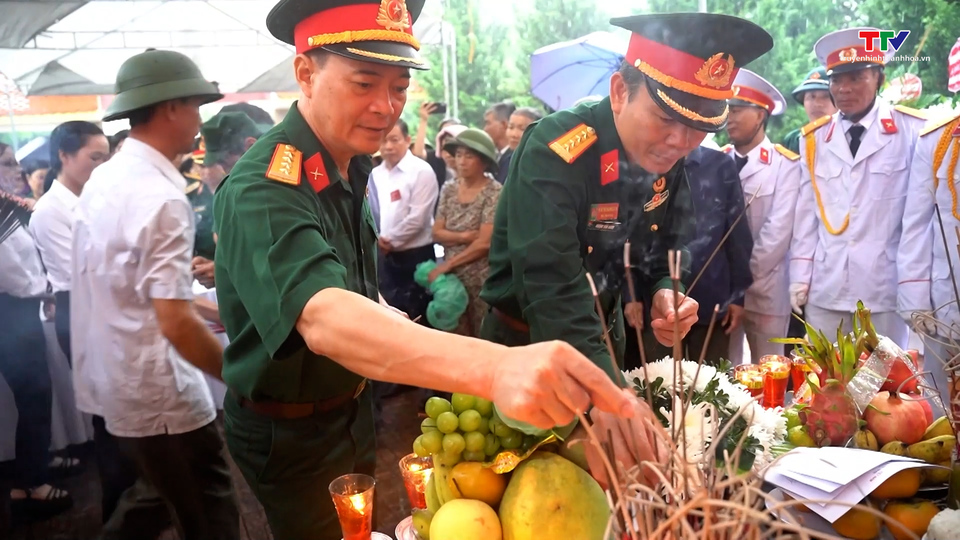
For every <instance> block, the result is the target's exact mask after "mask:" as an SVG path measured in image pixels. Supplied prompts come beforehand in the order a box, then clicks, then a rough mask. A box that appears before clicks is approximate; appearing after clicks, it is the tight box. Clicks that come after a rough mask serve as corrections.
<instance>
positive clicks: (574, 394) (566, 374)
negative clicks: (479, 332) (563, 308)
mask: <svg viewBox="0 0 960 540" xmlns="http://www.w3.org/2000/svg"><path fill="white" fill-rule="evenodd" d="M492 368H493V379H492V382H491V385H492V386H491V389H490V398H491V400H492V401H493V402H494V403H496V404H497V407H498V408H499V409H500V412H502V413H503V414H504V415H505V416H508V417H510V418H513V419H515V420H519V421H521V422H527V423H529V424H532V425H534V426H536V427H538V428H541V429H551V428H553V427H554V426H565V425H567V424H569V423H570V422H572V421H573V419H574V418H576V416H577V412H586V411H587V409H588V408H589V407H590V404H591V403H593V404H594V405H595V406H596V407H597V408H599V409H600V410H602V411H606V412H608V413H612V414H615V415H617V416H622V417H631V416H633V415H634V414H635V412H636V411H635V408H634V404H633V402H634V401H635V397H634V394H633V392H632V391H630V390H627V389H621V388H618V387H617V385H615V384H614V383H613V381H611V380H610V377H608V376H607V374H606V373H604V372H603V370H602V369H600V368H599V367H597V366H596V365H595V364H594V363H593V362H591V361H590V360H589V359H588V358H587V357H586V356H583V355H582V354H580V353H579V352H578V351H577V350H576V349H574V348H573V347H572V346H571V345H569V344H567V343H564V342H561V341H546V342H542V343H534V344H532V345H527V346H525V347H512V348H510V349H508V350H507V353H506V354H505V355H504V356H503V357H502V358H500V359H499V361H495V363H494V364H493V365H492Z"/></svg>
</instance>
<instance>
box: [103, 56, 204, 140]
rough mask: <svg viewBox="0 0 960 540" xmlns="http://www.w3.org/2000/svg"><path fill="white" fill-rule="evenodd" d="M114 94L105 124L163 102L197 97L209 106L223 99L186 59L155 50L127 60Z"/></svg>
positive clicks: (191, 62) (119, 73)
mask: <svg viewBox="0 0 960 540" xmlns="http://www.w3.org/2000/svg"><path fill="white" fill-rule="evenodd" d="M115 91H116V94H117V97H116V98H115V99H114V100H113V102H111V103H110V106H109V107H107V113H106V115H105V116H104V117H103V120H104V121H105V122H109V121H111V120H117V119H119V118H125V117H127V116H128V115H129V114H130V113H131V112H133V111H136V110H138V109H142V108H144V107H149V106H150V105H156V104H157V103H162V102H164V101H170V100H174V99H181V98H190V97H199V98H203V100H204V102H205V103H209V102H211V101H217V100H218V99H220V98H222V97H223V94H221V93H220V90H219V89H218V88H217V85H216V84H215V83H212V82H209V81H207V80H206V79H204V78H203V75H202V74H201V73H200V68H198V67H197V65H196V64H194V63H193V60H190V58H189V57H187V56H186V55H183V54H180V53H178V52H175V51H162V50H157V49H150V50H148V51H145V52H142V53H140V54H138V55H135V56H132V57H130V58H128V59H127V61H126V62H124V63H123V65H121V66H120V71H119V72H117V82H116V85H115Z"/></svg>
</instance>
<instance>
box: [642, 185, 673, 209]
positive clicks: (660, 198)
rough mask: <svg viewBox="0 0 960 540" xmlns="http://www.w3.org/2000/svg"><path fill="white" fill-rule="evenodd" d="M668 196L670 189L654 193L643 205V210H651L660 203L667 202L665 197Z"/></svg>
mask: <svg viewBox="0 0 960 540" xmlns="http://www.w3.org/2000/svg"><path fill="white" fill-rule="evenodd" d="M668 197H670V190H669V189H667V190H664V191H663V193H654V194H653V198H652V199H650V200H649V201H647V204H644V205H643V211H644V212H652V211H653V210H655V209H656V208H657V207H659V206H660V205H661V204H663V203H665V202H667V198H668Z"/></svg>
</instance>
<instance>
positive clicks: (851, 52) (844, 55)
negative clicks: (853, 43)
mask: <svg viewBox="0 0 960 540" xmlns="http://www.w3.org/2000/svg"><path fill="white" fill-rule="evenodd" d="M838 56H839V58H840V61H841V62H853V61H854V60H856V59H857V49H855V48H853V47H850V48H849V49H844V50H842V51H840V54H839V55H838Z"/></svg>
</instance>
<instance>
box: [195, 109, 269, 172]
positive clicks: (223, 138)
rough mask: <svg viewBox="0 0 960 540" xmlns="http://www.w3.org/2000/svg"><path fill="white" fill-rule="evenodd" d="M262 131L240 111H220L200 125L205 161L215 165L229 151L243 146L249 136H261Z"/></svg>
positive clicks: (233, 151)
mask: <svg viewBox="0 0 960 540" xmlns="http://www.w3.org/2000/svg"><path fill="white" fill-rule="evenodd" d="M260 135H262V132H261V130H260V128H259V127H257V124H255V123H254V122H253V120H251V119H250V117H249V116H247V115H245V114H243V113H239V112H220V113H217V115H216V116H214V117H213V118H211V119H210V120H207V121H206V122H204V124H203V125H202V126H200V137H201V138H202V140H203V145H204V149H205V154H206V155H205V156H204V158H203V163H205V164H206V165H208V166H213V165H216V164H218V163H220V161H221V160H222V159H223V157H224V155H226V154H227V153H235V152H236V150H238V149H241V148H242V147H243V141H245V140H246V139H247V137H253V138H254V139H256V138H258V137H260Z"/></svg>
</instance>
